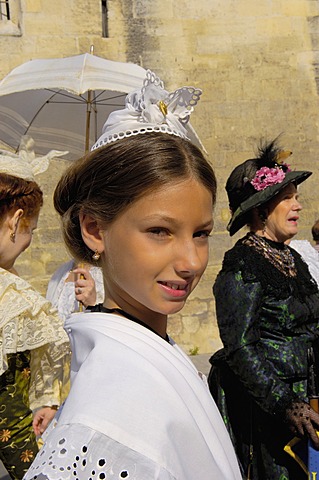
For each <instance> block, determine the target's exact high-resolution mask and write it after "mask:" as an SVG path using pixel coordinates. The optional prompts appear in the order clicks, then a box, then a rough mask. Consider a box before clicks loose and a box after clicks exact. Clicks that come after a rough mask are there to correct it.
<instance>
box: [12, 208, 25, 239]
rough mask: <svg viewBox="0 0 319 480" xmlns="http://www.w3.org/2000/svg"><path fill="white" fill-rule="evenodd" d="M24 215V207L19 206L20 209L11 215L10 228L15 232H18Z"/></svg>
mask: <svg viewBox="0 0 319 480" xmlns="http://www.w3.org/2000/svg"><path fill="white" fill-rule="evenodd" d="M22 215H23V210H22V208H18V210H16V211H15V212H14V213H13V214H12V215H10V217H9V220H8V224H9V228H10V230H12V232H13V233H16V232H17V229H18V226H19V221H20V218H21V217H22Z"/></svg>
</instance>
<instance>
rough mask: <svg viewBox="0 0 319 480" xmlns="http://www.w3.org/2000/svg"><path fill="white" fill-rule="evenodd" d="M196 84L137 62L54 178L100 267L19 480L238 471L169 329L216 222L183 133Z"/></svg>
mask: <svg viewBox="0 0 319 480" xmlns="http://www.w3.org/2000/svg"><path fill="white" fill-rule="evenodd" d="M198 96H199V92H198V91H196V90H195V89H192V88H186V87H184V88H183V89H180V90H178V91H177V92H174V93H173V94H170V95H168V93H167V92H165V90H164V89H163V86H162V83H161V82H160V80H159V79H158V78H156V77H155V76H154V75H153V74H151V73H150V72H148V73H147V79H146V81H145V82H144V86H143V88H142V90H141V91H139V92H134V93H133V94H131V95H129V96H128V98H127V105H126V108H125V109H124V110H123V111H121V112H115V113H114V114H111V116H110V117H109V120H108V122H107V123H106V125H105V127H104V133H103V135H102V137H101V139H100V140H99V141H98V142H97V147H101V148H96V149H94V150H93V152H92V153H91V154H89V155H88V156H85V157H83V158H82V159H80V160H79V161H78V162H76V163H74V164H73V165H72V166H71V167H70V168H69V169H68V171H67V172H66V174H65V175H63V177H62V179H61V180H60V182H59V184H58V186H57V189H56V191H55V197H54V201H55V207H56V209H57V211H58V212H59V214H60V215H61V217H62V219H63V227H64V236H65V240H66V243H67V245H68V247H69V249H70V251H71V253H72V255H73V256H74V257H75V258H76V259H78V260H81V261H83V262H91V263H92V262H93V263H95V264H96V263H97V264H99V265H100V266H101V267H102V270H103V276H104V289H105V299H104V302H103V304H102V305H99V306H98V307H96V308H95V310H96V311H95V312H90V313H75V314H73V315H71V317H70V318H69V319H68V320H67V321H66V330H67V332H68V333H69V336H70V340H71V344H72V350H73V358H72V366H71V370H72V373H71V375H72V378H71V382H72V388H71V393H70V395H69V397H68V399H67V401H66V403H65V404H64V407H63V408H62V409H61V411H60V413H59V414H58V416H59V418H58V420H57V424H56V426H55V428H52V429H51V432H50V433H49V434H48V436H47V439H46V442H45V444H44V447H43V448H42V451H41V452H40V453H39V454H38V456H37V458H36V460H35V462H34V463H33V465H32V467H31V469H30V470H29V472H28V474H27V476H26V477H25V478H26V479H35V478H38V479H45V478H46V479H69V478H78V479H85V480H88V479H111V478H114V479H130V480H131V479H136V480H151V479H160V480H164V479H165V480H173V479H179V480H204V479H216V480H217V479H218V480H233V479H237V480H239V479H240V478H241V476H240V473H239V469H238V465H237V461H236V458H235V455H234V451H233V448H232V445H231V442H230V439H229V437H228V434H227V432H226V429H225V427H224V425H223V421H222V419H221V417H220V415H219V413H218V411H217V408H216V406H215V404H214V402H213V400H212V398H211V396H210V394H209V392H208V389H207V384H206V381H205V379H203V378H201V376H200V375H199V374H198V372H197V370H196V368H195V367H194V365H193V364H192V363H191V361H190V360H189V359H188V357H187V356H186V355H185V354H184V353H183V352H182V351H181V349H179V348H178V346H177V345H176V344H175V343H174V341H173V340H172V339H171V338H170V337H168V335H167V333H166V328H167V317H168V315H169V314H173V313H176V312H178V311H180V310H181V308H182V307H183V306H184V304H185V302H186V299H187V297H188V296H189V295H190V293H191V292H192V291H193V290H194V288H195V287H196V285H197V284H198V282H199V280H200V278H201V276H202V274H203V272H204V270H205V267H206V265H207V261H208V237H209V235H210V232H211V230H212V227H213V217H212V212H213V206H214V203H215V195H216V180H215V175H214V172H213V170H212V168H211V167H210V165H209V164H208V162H207V161H206V160H205V159H204V157H203V155H202V153H201V151H200V150H199V148H197V147H196V146H194V145H193V144H192V143H190V142H189V141H188V140H186V137H188V136H190V135H192V138H193V139H195V140H196V137H195V136H194V132H193V131H192V130H191V127H190V125H189V124H188V123H187V120H188V117H189V114H190V112H191V110H192V108H191V105H195V104H196V101H197V99H198ZM195 140H194V141H195Z"/></svg>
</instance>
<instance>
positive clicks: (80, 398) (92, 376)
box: [25, 313, 241, 480]
mask: <svg viewBox="0 0 319 480" xmlns="http://www.w3.org/2000/svg"><path fill="white" fill-rule="evenodd" d="M65 328H66V330H67V331H68V333H69V336H70V340H71V345H72V367H71V383H72V387H71V392H70V394H69V396H68V398H67V400H66V402H65V404H64V405H63V407H62V408H61V411H60V413H59V419H58V422H57V427H56V428H55V429H53V430H52V432H51V433H49V435H48V438H47V439H46V441H45V443H44V446H43V448H42V450H41V451H40V452H39V454H38V456H37V457H36V460H35V461H34V463H33V464H32V466H31V468H30V469H29V471H28V474H27V475H26V477H25V479H26V480H30V479H33V478H37V479H50V480H51V479H52V480H53V479H70V478H78V479H80V480H87V479H88V478H92V479H99V478H101V479H102V478H104V479H106V478H116V479H122V478H126V479H130V480H132V479H136V480H151V479H160V480H164V479H165V480H168V479H179V480H195V479H196V480H197V479H198V480H199V479H207V478H214V479H218V480H240V479H241V475H240V472H239V468H238V464H237V460H236V457H235V453H234V449H233V447H232V444H231V441H230V438H229V436H228V433H227V431H226V428H225V425H224V423H223V420H222V418H221V416H220V414H219V412H218V410H217V407H216V405H215V403H214V401H213V399H212V397H211V395H210V393H209V391H208V388H207V382H204V381H203V380H202V378H200V376H199V375H198V372H197V370H196V368H195V367H194V365H193V364H192V362H191V361H190V360H189V359H188V357H187V356H186V355H185V354H184V353H183V352H182V351H181V350H180V349H179V348H178V347H177V345H176V344H173V343H172V344H169V343H167V342H165V341H164V340H163V339H161V338H160V337H158V336H157V335H156V334H154V333H153V332H151V331H149V330H148V329H146V328H144V327H142V326H140V325H138V324H136V323H134V322H131V321H129V320H127V319H125V318H122V317H119V316H116V315H110V314H105V313H75V314H73V315H72V316H71V317H70V318H69V319H67V322H66V325H65Z"/></svg>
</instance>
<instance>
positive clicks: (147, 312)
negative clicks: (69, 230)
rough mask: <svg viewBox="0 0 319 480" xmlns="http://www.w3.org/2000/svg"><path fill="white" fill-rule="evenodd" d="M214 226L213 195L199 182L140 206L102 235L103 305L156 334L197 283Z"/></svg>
mask: <svg viewBox="0 0 319 480" xmlns="http://www.w3.org/2000/svg"><path fill="white" fill-rule="evenodd" d="M212 227H213V218H212V195H211V193H210V192H209V191H208V190H207V189H206V187H204V186H203V185H202V184H201V183H199V182H198V181H197V180H194V179H186V180H184V181H181V182H180V183H171V184H169V185H166V186H165V187H161V188H159V189H157V190H155V191H154V192H152V193H149V194H146V195H145V196H144V197H142V198H140V199H139V200H137V201H135V202H134V203H133V204H132V205H131V206H130V207H128V208H127V209H126V210H125V211H124V212H123V213H122V214H121V215H120V216H119V217H118V218H117V219H116V220H115V221H114V222H113V223H112V224H111V225H110V226H109V227H108V228H107V229H106V230H104V231H102V232H101V236H102V243H101V246H100V247H97V249H98V250H99V251H100V252H101V250H102V251H103V254H102V266H103V273H104V277H105V280H104V281H105V292H106V297H105V302H104V305H105V306H106V307H114V306H119V307H121V308H122V309H123V310H126V311H128V312H129V313H131V314H133V315H135V316H137V317H138V318H139V319H140V320H142V321H144V322H146V323H147V324H149V325H150V326H153V328H155V329H156V325H158V320H159V319H165V320H166V317H167V315H168V314H173V313H176V312H178V311H179V310H180V309H181V308H182V307H183V306H184V304H185V301H186V299H187V297H188V296H189V294H190V293H191V292H192V290H193V289H194V288H195V286H196V285H197V284H198V282H199V279H200V278H201V276H202V274H203V272H204V270H205V268H206V266H207V262H208V247H209V245H208V237H209V234H210V232H211V230H212ZM101 247H102V248H101ZM153 322H154V324H153Z"/></svg>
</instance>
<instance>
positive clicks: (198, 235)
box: [193, 230, 211, 238]
mask: <svg viewBox="0 0 319 480" xmlns="http://www.w3.org/2000/svg"><path fill="white" fill-rule="evenodd" d="M210 233H211V231H210V230H200V231H199V232H196V233H194V235H193V237H194V238H208V237H210Z"/></svg>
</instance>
